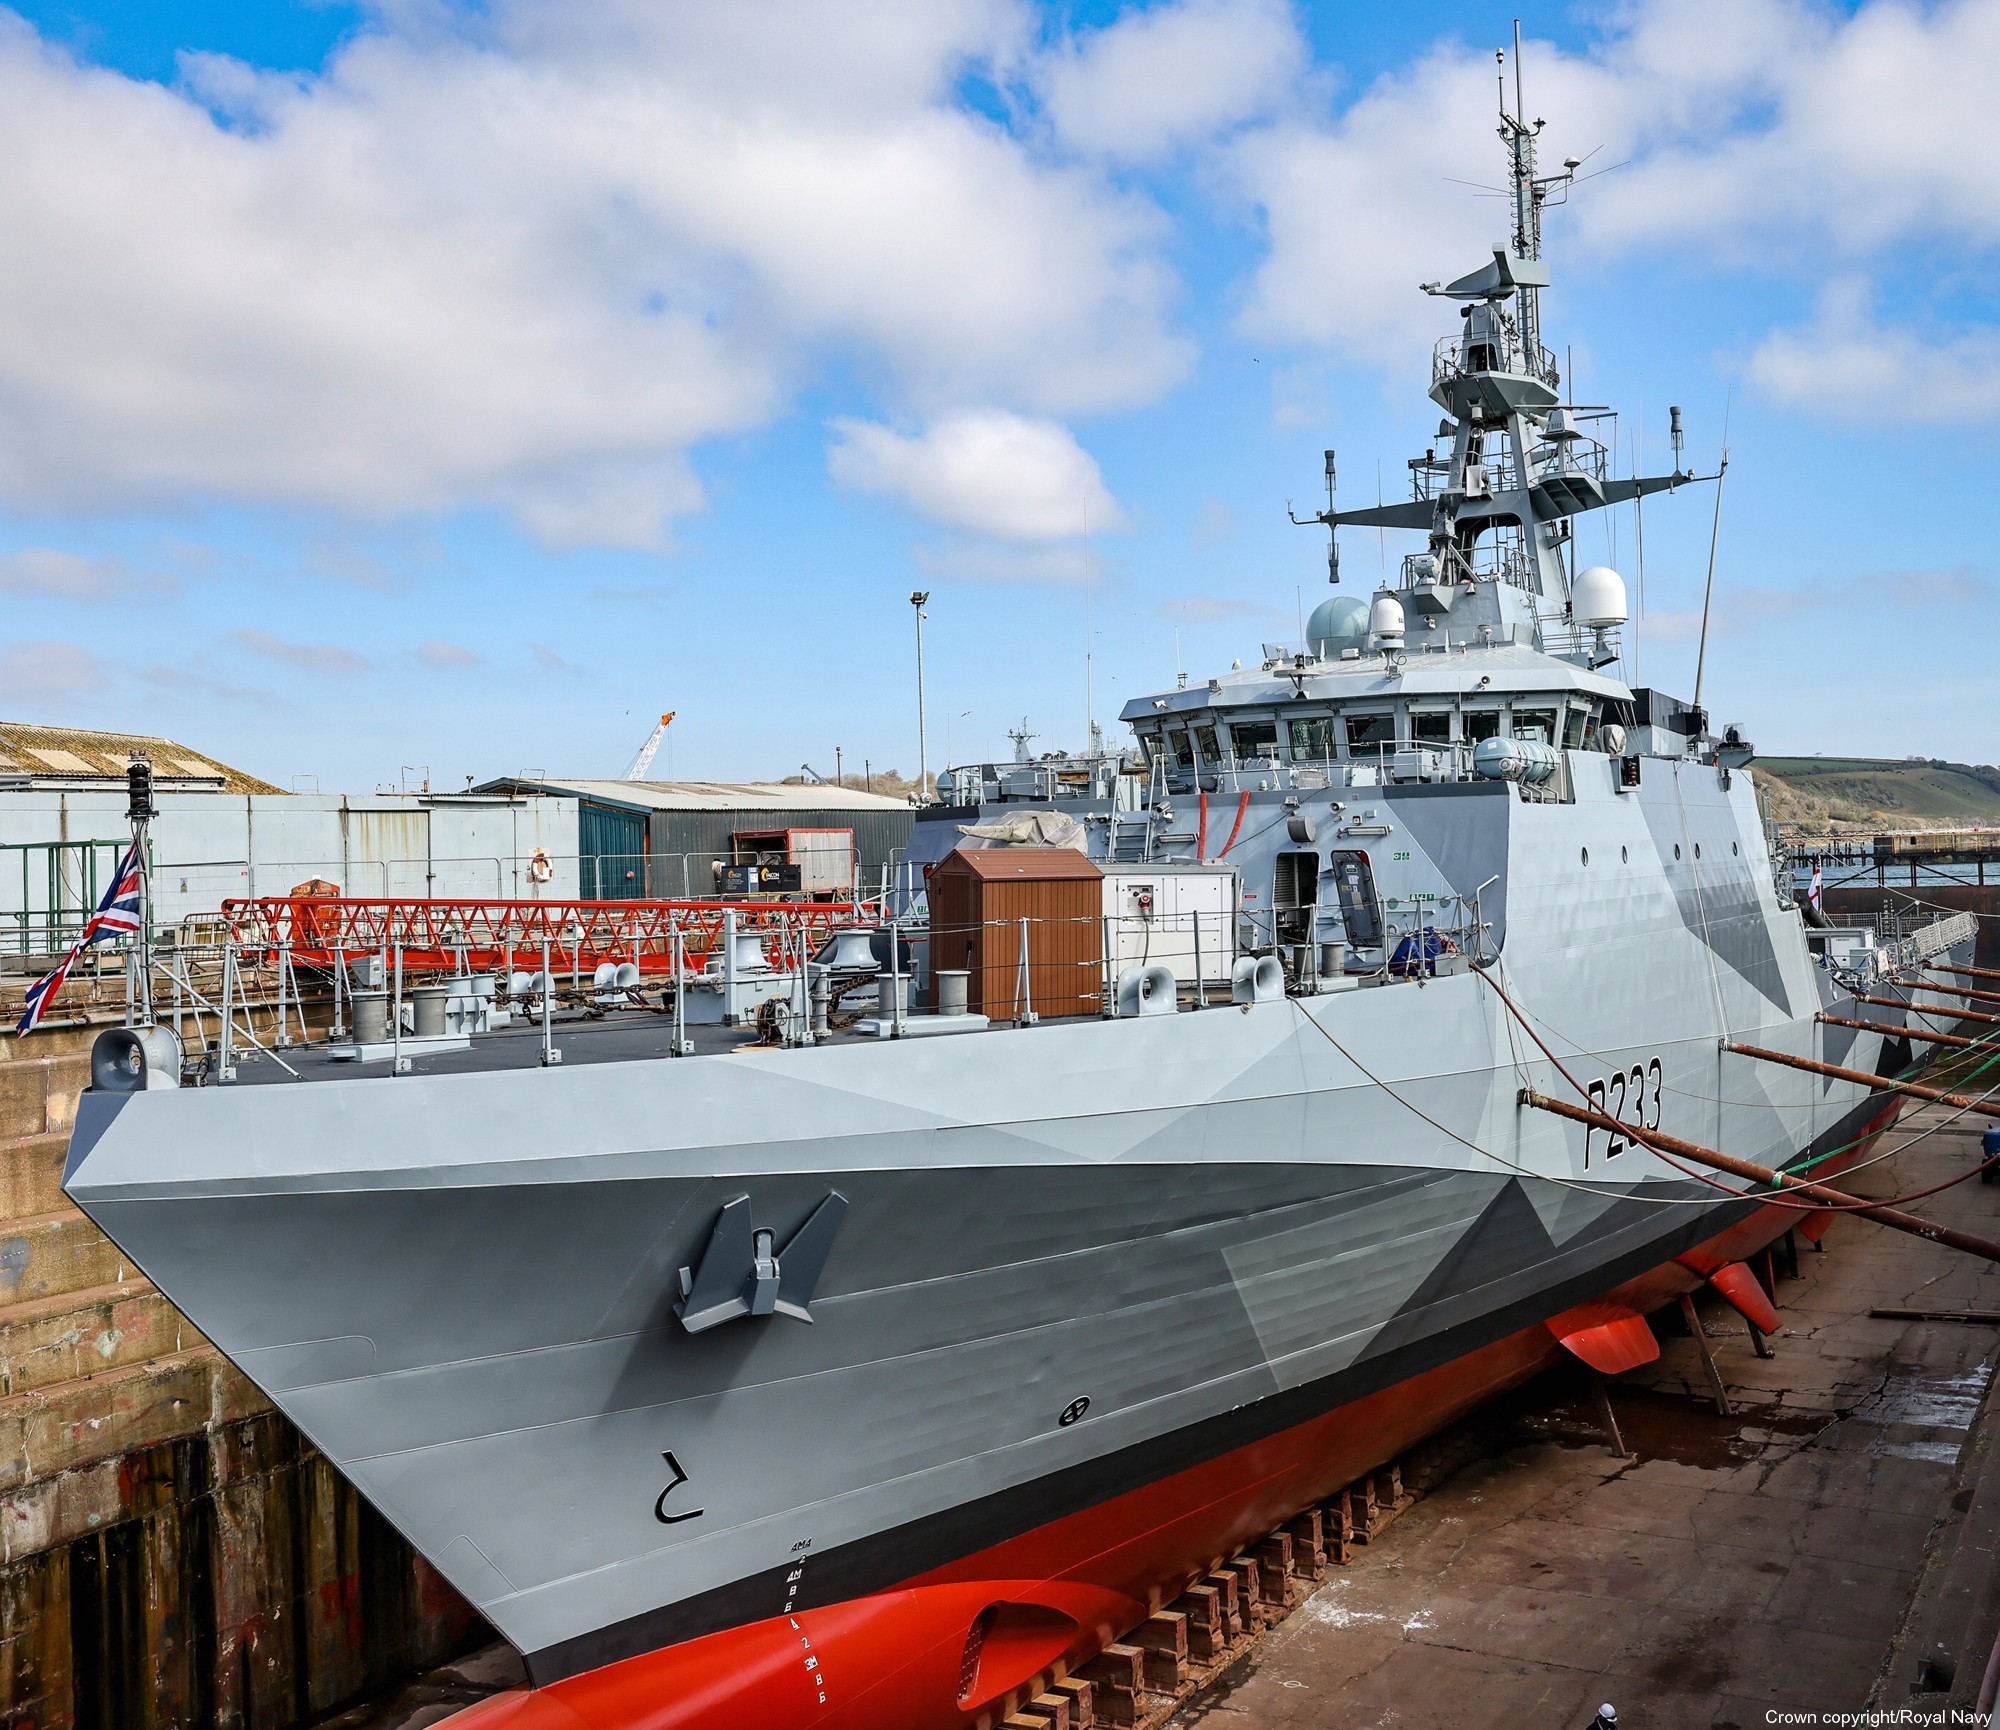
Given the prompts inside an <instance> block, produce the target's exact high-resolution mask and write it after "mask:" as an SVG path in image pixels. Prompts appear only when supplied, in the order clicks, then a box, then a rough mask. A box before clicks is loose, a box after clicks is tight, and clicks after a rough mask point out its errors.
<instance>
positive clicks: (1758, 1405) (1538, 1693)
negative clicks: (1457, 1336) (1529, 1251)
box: [1174, 1108, 2000, 1730]
mask: <svg viewBox="0 0 2000 1730" xmlns="http://www.w3.org/2000/svg"><path fill="white" fill-rule="evenodd" d="M1984 1127H1985V1122H1984V1120H1981V1119H1957V1120H1954V1117H1953V1114H1952V1113H1950V1112H1947V1111H1943V1110H1940V1109H1935V1108H1933V1109H1927V1110H1925V1111H1923V1112H1921V1113H1917V1114H1915V1115H1912V1116H1910V1117H1907V1118H1905V1119H1904V1121H1903V1123H1902V1124H1901V1125H1900V1126H1899V1127H1898V1129H1897V1130H1896V1131H1895V1132H1894V1133H1893V1134H1892V1135H1891V1136H1890V1137H1889V1139H1888V1144H1887V1145H1890V1146H1898V1145H1899V1144H1905V1143H1908V1144H1909V1145H1907V1146H1903V1147H1902V1150H1901V1151H1898V1152H1897V1153H1896V1154H1895V1155H1894V1157H1893V1158H1889V1159H1886V1160H1884V1161H1883V1162H1882V1163H1881V1164H1879V1165H1876V1166H1874V1167H1873V1168H1872V1169H1870V1170H1868V1171H1866V1172H1864V1173H1862V1174H1860V1175H1859V1176H1858V1177H1857V1178H1856V1179H1855V1180H1854V1181H1853V1183H1852V1185H1851V1186H1849V1185H1846V1184H1843V1187H1852V1189H1853V1190H1854V1192H1855V1193H1857V1194H1868V1195H1874V1196H1879V1197H1886V1196H1890V1195H1896V1194H1901V1193H1906V1192H1908V1191H1912V1190H1917V1189H1922V1188H1926V1187H1928V1186H1929V1185H1931V1184H1934V1183H1938V1182H1941V1181H1943V1180H1944V1179H1946V1178H1947V1177H1949V1176H1952V1175H1954V1174H1956V1173H1958V1172H1962V1171H1965V1170H1967V1169H1969V1168H1970V1167H1972V1166H1975V1165H1976V1164H1977V1163H1978V1161H1979V1151H1978V1150H1979V1131H1980V1129H1982V1128H1984ZM1919 1132H1928V1133H1927V1134H1925V1135H1924V1138H1923V1139H1921V1140H1915V1141H1912V1137H1913V1136H1915V1135H1917V1134H1918V1133H1919ZM1879 1151H1880V1150H1878V1152H1879ZM1913 1210H1914V1211H1918V1212H1923V1213H1925V1214H1927V1215H1929V1216H1930V1217H1933V1218H1938V1219H1941V1220H1947V1221H1949V1222H1950V1223H1951V1224H1953V1225H1956V1226H1959V1227H1961V1228H1963V1229H1965V1230H1967V1231H1972V1232H1977V1233H1980V1234H1981V1235H1985V1236H1995V1237H2000V1187H1989V1186H1986V1185H1982V1184H1981V1183H1979V1182H1978V1181H1976V1180H1975V1181H1972V1182H1969V1183H1965V1184H1961V1185H1959V1186H1958V1187H1956V1188H1953V1189H1950V1190H1947V1191H1945V1192H1944V1193H1942V1194H1941V1195H1938V1196H1934V1197H1931V1198H1929V1199H1927V1200H1925V1201H1921V1202H1917V1203H1914V1204H1913ZM1799 1270H1800V1278H1798V1279H1797V1280H1791V1279H1789V1278H1786V1277H1783V1275H1784V1273H1785V1272H1786V1271H1788V1270H1787V1269H1786V1268H1785V1267H1784V1265H1783V1263H1782V1258H1781V1266H1780V1273H1781V1277H1780V1279H1779V1282H1778V1287H1777V1295H1778V1304H1779V1308H1780V1311H1781V1313H1782V1315H1783V1317H1784V1324H1785V1325H1784V1328H1783V1331H1782V1332H1781V1333H1780V1334H1778V1335H1777V1336H1776V1337H1775V1338H1773V1339H1772V1341H1771V1342H1770V1345H1771V1349H1772V1354H1773V1355H1772V1356H1771V1357H1769V1358H1759V1357H1757V1356H1756V1355H1755V1353H1754V1351H1753V1348H1752V1342H1751V1339H1750V1335H1749V1332H1748V1329H1747V1328H1746V1326H1745V1325H1744V1323H1743V1322H1742V1320H1741V1319H1740V1318H1739V1317H1738V1316H1737V1315H1736V1313H1735V1311H1733V1310H1731V1309H1729V1308H1727V1307H1726V1306H1725V1305H1723V1304H1722V1303H1721V1302H1720V1300H1718V1299H1715V1298H1713V1297H1709V1298H1706V1299H1705V1300H1704V1301H1703V1302H1702V1304H1701V1305H1700V1314H1701V1317H1702V1320H1703V1326H1704V1331H1705V1332H1706V1333H1707V1334H1708V1335H1709V1336H1710V1344H1711V1349H1712V1350H1713V1352H1714V1355H1715V1358H1716V1362H1717V1365H1718V1367H1719V1369H1720V1371H1721V1374H1722V1377H1723V1379H1724V1382H1725V1386H1726V1388H1727V1392H1728V1396H1729V1399H1730V1402H1731V1404H1732V1405H1733V1407H1734V1408H1735V1414H1734V1416H1733V1417H1730V1418H1724V1417H1722V1416H1720V1415H1719V1414H1718V1413H1717V1411H1716V1409H1715V1405H1714V1402H1713V1399H1712V1397H1711V1395H1710V1392H1709V1387H1708V1383H1707V1380H1706V1378H1705V1375H1704V1372H1703V1370H1702V1367H1701V1363H1700V1359H1699V1357H1698V1356H1697V1352H1696V1346H1695V1341H1694V1339H1693V1337H1692V1336H1691V1335H1689V1334H1687V1333H1686V1332H1685V1331H1684V1330H1683V1331H1681V1332H1679V1333H1678V1334H1677V1333H1676V1332H1675V1331H1674V1330H1675V1320H1674V1316H1673V1313H1672V1312H1671V1311H1668V1312H1664V1313H1663V1314H1661V1315H1658V1316H1656V1317H1655V1318H1654V1324H1655V1327H1656V1329H1658V1330H1659V1331H1660V1332H1661V1334H1662V1336H1663V1337H1662V1341H1661V1355H1660V1358H1659V1361H1658V1362H1657V1363H1654V1364H1651V1365H1648V1366H1646V1367H1645V1368H1643V1369H1641V1370H1637V1371H1634V1372H1632V1373H1630V1374H1628V1375H1626V1376H1622V1377H1619V1378H1617V1379H1616V1380H1614V1381H1613V1382H1612V1383H1611V1385H1610V1392H1611V1398H1612V1402H1613V1406H1614V1410H1615V1412H1616V1415H1617V1418H1618V1422H1619V1426H1620V1428H1621V1430H1622V1432H1623V1437H1624V1441H1625V1445H1626V1447H1627V1448H1628V1449H1629V1450H1630V1451H1631V1453H1632V1455H1633V1456H1634V1457H1632V1458H1628V1459H1619V1458H1616V1457H1614V1456H1613V1455H1612V1453H1611V1451H1610V1449H1609V1447H1608V1445H1607V1442H1606V1438H1605V1433H1604V1431H1603V1429H1602V1428H1601V1427H1600V1423H1599V1420H1598V1417H1597V1413H1596V1406H1595V1401H1594V1399H1593V1396H1592V1393H1591V1389H1590V1385H1589V1382H1588V1381H1587V1380H1586V1379H1585V1374H1584V1372H1582V1371H1581V1369H1580V1368H1579V1370H1578V1371H1577V1372H1576V1373H1574V1374H1568V1373H1557V1374H1552V1375H1550V1376H1547V1377H1544V1378H1543V1379H1542V1380H1541V1381H1539V1382H1537V1383H1535V1384H1532V1385H1531V1386H1530V1387H1528V1388H1526V1389H1524V1390H1522V1392H1521V1393H1520V1394H1518V1395H1516V1396H1515V1397H1514V1398H1512V1399H1511V1400H1510V1401H1508V1402H1506V1404H1505V1405H1504V1406H1503V1407H1502V1408H1500V1409H1499V1410H1497V1411H1495V1412H1493V1413H1492V1414H1490V1415H1489V1419H1488V1421H1489V1422H1490V1423H1491V1424H1492V1425H1493V1426H1494V1427H1493V1432H1492V1445H1491V1447H1490V1449H1489V1451H1488V1452H1487V1454H1486V1456H1485V1457H1484V1458H1481V1459H1479V1460H1477V1461H1476V1462H1475V1463H1474V1464H1472V1465H1470V1466H1468V1467H1467V1468H1465V1469H1464V1470H1462V1471H1461V1472H1459V1473H1458V1474H1457V1475H1456V1476H1455V1477H1453V1478H1452V1479H1451V1480H1450V1481H1449V1482H1447V1483H1446V1484H1444V1485H1443V1486H1442V1487H1441V1488H1439V1489H1438V1490H1436V1491H1434V1492H1433V1493H1432V1494H1431V1495H1429V1496H1428V1497H1426V1498H1425V1499H1423V1500H1422V1501H1420V1502H1418V1503H1417V1504H1416V1505H1415V1506H1414V1507H1413V1508H1411V1509H1410V1510H1409V1512H1408V1513H1406V1514H1404V1515H1403V1517H1402V1518H1401V1519H1400V1520H1398V1521H1397V1522H1396V1523H1395V1525H1394V1526H1392V1527H1391V1528H1390V1529H1389V1530H1388V1531H1387V1532H1386V1533H1385V1534H1384V1535H1383V1538H1382V1540H1381V1541H1380V1542H1379V1543H1377V1544H1374V1545H1371V1546H1369V1547H1368V1548H1366V1549H1364V1550H1361V1551H1360V1552H1358V1553H1357V1555H1356V1557H1355V1559H1354V1560H1353V1561H1352V1562H1350V1563H1349V1564H1348V1565H1347V1566H1346V1567H1345V1568H1340V1569H1335V1570H1333V1571H1332V1574H1331V1577H1330V1579H1329V1580H1328V1582H1327V1584H1326V1585H1324V1586H1323V1587H1321V1588H1320V1589H1319V1590H1318V1591H1317V1592H1315V1593H1314V1594H1313V1595H1312V1597H1311V1598H1309V1599H1308V1600H1307V1601H1306V1603H1305V1604H1304V1605H1302V1606H1301V1607H1300V1609H1299V1610H1298V1611H1297V1612H1296V1613H1294V1614H1293V1615H1292V1616H1291V1617H1290V1618H1289V1619H1288V1620H1287V1621H1286V1622H1285V1623H1284V1624H1283V1625H1282V1626H1281V1627H1279V1628H1278V1629H1276V1630H1274V1631H1273V1632H1272V1634H1271V1635H1270V1636H1269V1637H1268V1638H1267V1639H1266V1640H1264V1641H1263V1642H1262V1644H1261V1645H1260V1646H1259V1647H1258V1649H1257V1650H1256V1652H1255V1653H1254V1654H1252V1655H1251V1656H1250V1657H1249V1658H1248V1659H1246V1660H1245V1662H1244V1663H1243V1664H1241V1665H1240V1666H1238V1667H1237V1668H1236V1669H1234V1670H1232V1671H1231V1672H1229V1673H1228V1674H1227V1675H1226V1676H1225V1677H1224V1678H1223V1679H1222V1680H1221V1681H1220V1682H1219V1683H1218V1684H1217V1685H1216V1687H1215V1688H1213V1689H1212V1690H1210V1691H1209V1693H1207V1694H1206V1695H1204V1696H1199V1697H1197V1699H1196V1700H1194V1701H1193V1702H1191V1703H1190V1704H1189V1706H1188V1707H1187V1709H1185V1710H1184V1711H1183V1712H1182V1713H1181V1714H1180V1715H1179V1717H1177V1718H1176V1719H1175V1720H1174V1723H1175V1725H1176V1727H1177V1730H1197V1727H1198V1730H1263V1727H1265V1726H1270V1727H1272V1730H1276V1727H1278V1726H1285V1727H1288V1730H1316V1727H1320V1726H1324V1727H1326V1730H1334V1727H1336V1726H1338V1727H1339V1730H1357V1727H1359V1726H1367V1725H1385V1726H1386V1725H1394V1726H1396V1727H1397V1730H1427V1727H1429V1726H1438V1727H1440V1730H1442V1727H1444V1726H1452V1727H1454V1730H1458V1727H1462V1726H1464V1725H1467V1724H1478V1725H1480V1726H1482V1727H1483V1730H1506V1727H1511V1726H1520V1727H1521V1730H1563V1727H1567V1726H1576V1727H1578V1730H1581V1727H1583V1726H1587V1725H1588V1724H1589V1723H1590V1721H1591V1718H1592V1716H1593V1715H1594V1713H1595V1711H1596V1709H1597V1707H1598V1706H1599V1704H1600V1703H1603V1702H1606V1701H1608V1702H1610V1703H1611V1704H1612V1705H1614V1706H1616V1707H1617V1709H1618V1715H1619V1722H1620V1723H1621V1725H1626V1726H1632V1727H1634V1730H1749V1727H1750V1726H1752V1725H1763V1724H1766V1723H1771V1722H1776V1721H1778V1720H1775V1719H1773V1718H1771V1717H1769V1716H1767V1715H1768V1714H1770V1713H1772V1712H1774V1711H1777V1712H1781V1713H1808V1712H1809V1713H1816V1714H1820V1715H1822V1716H1824V1715H1826V1714H1830V1713H1837V1712H1856V1711H1860V1710H1862V1709H1864V1708H1866V1707H1867V1706H1869V1705H1870V1704H1871V1702H1872V1703H1873V1704H1875V1705H1876V1706H1877V1707H1878V1708H1880V1709H1883V1710H1887V1711H1893V1710H1895V1709H1898V1708H1917V1709H1920V1710H1926V1711H1929V1712H1938V1711H1940V1709H1942V1708H1945V1707H1947V1706H1948V1705H1952V1704H1962V1705H1963V1706H1965V1707H1969V1706H1970V1705H1971V1703H1972V1699H1973V1697H1974V1694H1975V1693H1976V1691H1977V1688H1978V1683H1979V1677H1980V1674H1981V1672H1982V1670H1983V1669H1984V1666H1985V1663H1986V1658H1987V1653H1988V1650H1989V1648H1990V1646H1991V1644H1992V1641H1993V1637H1994V1628H1993V1625H1992V1622H1991V1621H1990V1620H1987V1619H1984V1618H1982V1617H1981V1616H1980V1615H1979V1614H1978V1613H1977V1609H1976V1607H1974V1609H1973V1613H1971V1614H1968V1613H1967V1610H1966V1608H1965V1607H1964V1606H1963V1601H1964V1600H1965V1599H1966V1598H1967V1597H1968V1594H1969V1593H1970V1592H1971V1591H1972V1588H1973V1583H1977V1582H1981V1581H1983V1582H1985V1583H1987V1584H1988V1585H1989V1586H1990V1585H1991V1584H1992V1583H1993V1579H1992V1577H1993V1572H1994V1569H1993V1552H1992V1550H1991V1548H1990V1547H1988V1544H1989V1535H1988V1534H1986V1533H1985V1532H1984V1530H1983V1529H1982V1530H1980V1531H1975V1532H1970V1533H1968V1534H1967V1535H1966V1536H1967V1542H1966V1543H1964V1544H1960V1545H1954V1543H1953V1541H1952V1540H1953V1538H1954V1536H1955V1535H1956V1531H1957V1528H1958V1527H1960V1526H1962V1525H1963V1524H1964V1521H1963V1520H1962V1518H1961V1516H1962V1515H1963V1514H1964V1513H1965V1510H1966V1509H1968V1508H1971V1509H1972V1510H1973V1511H1974V1514H1975V1516H1976V1514H1977V1512H1978V1510H1979V1509H1980V1508H1981V1507H1982V1506H1983V1505H1984V1498H1982V1497H1981V1496H1980V1494H1979V1491H1980V1487H1981V1482H1982V1477H1983V1473H1984V1470H1985V1466H1986V1462H1987V1457H1988V1455H1987V1449H1986V1448H1984V1447H1981V1446H1978V1445H1972V1446H1968V1442H1969V1440H1970V1439H1971V1437H1972V1434H1973V1432H1974V1430H1975V1427H1977V1428H1978V1429H1980V1430H1981V1432H1982V1439H1983V1431H1984V1428H1985V1426H1986V1423H1987V1421H1988V1420H1986V1419H1985V1418H1984V1416H1983V1412H1984V1401H1985V1394H1986V1390H1987V1386H1988V1381H1989V1378H1990V1376H1991V1373H1992V1370H1993V1367H1994V1361H1995V1356H1996V1337H2000V1330H1996V1328H1995V1327H1994V1326H1993V1325H1992V1324H1990V1323H1987V1324H1978V1323H1973V1324H1968V1323H1964V1322H1947V1321H1928V1320H1908V1319H1897V1318H1882V1317H1876V1316H1871V1315H1870V1313H1869V1312H1870V1311H1871V1310H1874V1309H1903V1310H1913V1311H1923V1312H1926V1313H1942V1312H1952V1311H1985V1312H1988V1313H1993V1312H2000V1266H1995V1265H1993V1264H1990V1263H1986V1262H1982V1261H1977V1260H1974V1259H1972V1258H1971V1257H1969V1256H1965V1255H1962V1254H1958V1253H1956V1252H1954V1251H1951V1250H1946V1249H1941V1248H1939V1247H1937V1246H1936V1245H1933V1244H1930V1243H1927V1242H1924V1241H1922V1240H1921V1239H1917V1238H1914V1237H1910V1236H1907V1235H1905V1234H1903V1233H1901V1232H1895V1231H1890V1230H1887V1229H1885V1228H1884V1227H1881V1226H1878V1225H1874V1224H1871V1223H1870V1222H1868V1221H1866V1220H1861V1219H1840V1220H1836V1221H1835V1222H1834V1223H1833V1225H1832V1227H1831V1228H1830V1230H1829V1231H1828V1232H1827V1235H1826V1239H1825V1253H1817V1252H1814V1251H1813V1250H1812V1249H1811V1248H1810V1247H1808V1246H1805V1245H1803V1244H1802V1245H1801V1246H1800V1255H1799ZM1976 1420H1977V1423H1976ZM1993 1476H1994V1477H1995V1479H1996V1483H1995V1485H1994V1486H1992V1488H1993V1489H1994V1490H2000V1472H1995V1473H1994V1474H1993ZM1955 1503H1956V1504H1957V1506H1956V1507H1954V1504H1955ZM1954 1550H1956V1551H1957V1552H1958V1553H1957V1554H1955V1555H1954V1553H1953V1552H1954ZM1920 1586H1921V1588H1922V1589H1920ZM1954 1603H1956V1604H1957V1605H1958V1607H1957V1610H1956V1614H1954V1613H1953V1611H1954ZM1906 1612H1908V1623H1909V1626H1908V1627H1907V1628H1906V1627H1905V1621H1906ZM1927 1617H1928V1618H1930V1619H1931V1620H1933V1621H1935V1620H1937V1619H1939V1618H1942V1624H1943V1626H1944V1629H1945V1632H1946V1637H1947V1641H1948V1642H1949V1643H1950V1644H1951V1645H1952V1646H1954V1647H1962V1648H1965V1649H1964V1650H1949V1651H1944V1650H1940V1651H1938V1652H1937V1653H1936V1654H1935V1656H1937V1657H1938V1658H1941V1659H1942V1660H1943V1662H1944V1663H1945V1664H1948V1665H1949V1666H1950V1668H1951V1669H1952V1671H1953V1672H1954V1676H1955V1680H1954V1681H1953V1682H1952V1684H1951V1685H1950V1686H1949V1688H1948V1689H1945V1690H1939V1691H1926V1692H1923V1693H1917V1692H1914V1691H1913V1690H1912V1687H1911V1683H1912V1681H1913V1680H1915V1679H1916V1671H1917V1660H1918V1658H1919V1657H1920V1656H1924V1655H1926V1654H1925V1653H1923V1652H1922V1651H1920V1650H1918V1648H1921V1647H1922V1646H1923V1645H1924V1644H1925V1641H1926V1639H1927V1638H1928V1636H1929V1635H1930V1633H1931V1632H1932V1630H1931V1628H1930V1627H1929V1625H1928V1623H1927V1621H1926V1618H1927ZM1899 1636H1900V1638H1899ZM1930 1644H1931V1645H1932V1646H1933V1647H1936V1646H1938V1644H1939V1643H1938V1642H1937V1641H1935V1640H1931V1641H1930ZM1942 1674H1943V1671H1942V1669H1941V1668H1934V1669H1933V1671H1932V1672H1931V1676H1930V1678H1929V1679H1931V1680H1941V1679H1942ZM1897 1721H1900V1720H1897ZM1933 1721H1935V1722H1949V1721H1950V1720H1949V1719H1948V1718H1943V1717H1940V1718H1937V1719H1934V1720H1933Z"/></svg>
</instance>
